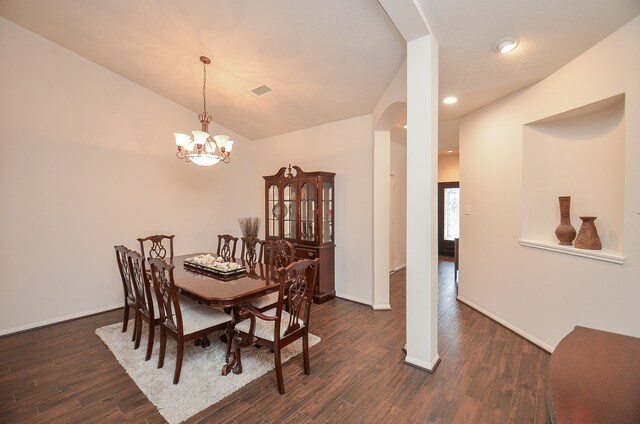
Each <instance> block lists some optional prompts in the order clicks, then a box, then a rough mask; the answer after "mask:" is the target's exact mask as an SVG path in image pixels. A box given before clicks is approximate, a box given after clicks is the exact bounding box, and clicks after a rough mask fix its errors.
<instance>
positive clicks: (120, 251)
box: [114, 245, 136, 341]
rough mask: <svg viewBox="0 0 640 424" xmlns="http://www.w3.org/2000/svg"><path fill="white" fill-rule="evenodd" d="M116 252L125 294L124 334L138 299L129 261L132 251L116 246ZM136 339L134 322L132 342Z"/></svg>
mask: <svg viewBox="0 0 640 424" xmlns="http://www.w3.org/2000/svg"><path fill="white" fill-rule="evenodd" d="M114 249H115V250H116V261H117V262H118V270H119V271H120V279H121V280H122V289H123V292H124V318H123V320H122V332H123V333H126V332H127V326H128V324H129V310H130V309H133V310H134V313H135V310H136V298H135V292H134V287H133V281H132V280H131V268H129V263H128V260H127V255H128V253H129V252H130V250H129V249H128V248H127V247H125V246H122V245H120V246H114ZM135 338H136V324H135V321H134V325H133V335H132V336H131V341H134V340H135Z"/></svg>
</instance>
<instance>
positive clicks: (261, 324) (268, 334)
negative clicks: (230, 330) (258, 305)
mask: <svg viewBox="0 0 640 424" xmlns="http://www.w3.org/2000/svg"><path fill="white" fill-rule="evenodd" d="M263 314H264V315H268V316H271V317H273V316H275V315H276V308H273V309H269V310H268V311H266V312H263ZM274 325H275V321H265V320H263V319H260V318H258V317H256V328H255V329H254V331H253V335H254V336H256V337H258V338H260V339H264V340H269V341H272V342H273V341H274V339H273V333H274V331H273V330H274V328H273V327H274ZM303 325H304V323H303V322H302V321H300V326H303ZM250 326H251V320H249V319H246V320H244V321H242V322H239V323H238V324H236V327H235V329H236V330H237V331H240V332H243V333H247V334H249V327H250ZM288 326H289V313H288V312H287V311H282V315H281V316H280V338H282V337H283V336H284V332H285V331H287V327H288Z"/></svg>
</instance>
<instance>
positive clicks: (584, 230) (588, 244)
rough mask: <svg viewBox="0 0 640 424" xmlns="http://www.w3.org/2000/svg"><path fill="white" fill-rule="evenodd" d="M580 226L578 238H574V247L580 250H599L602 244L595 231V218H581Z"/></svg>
mask: <svg viewBox="0 0 640 424" xmlns="http://www.w3.org/2000/svg"><path fill="white" fill-rule="evenodd" d="M580 219H581V220H582V225H581V226H580V231H578V237H577V238H576V244H575V247H577V248H580V249H589V250H600V249H602V244H601V243H600V236H599V235H598V230H597V229H596V223H595V220H596V217H595V216H581V217H580Z"/></svg>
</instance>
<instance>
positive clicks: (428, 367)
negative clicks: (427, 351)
mask: <svg viewBox="0 0 640 424" xmlns="http://www.w3.org/2000/svg"><path fill="white" fill-rule="evenodd" d="M404 362H405V363H406V364H409V365H411V366H413V367H416V368H420V369H423V370H425V371H428V372H433V371H434V370H435V369H436V367H437V366H438V363H440V356H439V355H438V354H437V353H436V356H435V357H434V358H433V359H432V360H431V362H425V361H422V360H420V359H417V358H412V357H411V356H409V355H407V356H405V357H404Z"/></svg>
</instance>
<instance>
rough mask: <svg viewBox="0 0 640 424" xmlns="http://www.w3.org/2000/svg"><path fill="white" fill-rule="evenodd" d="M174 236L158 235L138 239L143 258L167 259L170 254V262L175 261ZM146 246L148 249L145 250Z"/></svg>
mask: <svg viewBox="0 0 640 424" xmlns="http://www.w3.org/2000/svg"><path fill="white" fill-rule="evenodd" d="M174 237H175V236H174V235H170V236H167V235H164V234H157V235H153V236H149V237H142V238H139V239H138V242H139V243H140V253H142V257H143V258H145V259H147V258H163V259H166V258H167V253H168V254H169V257H168V258H169V260H171V259H173V238H174ZM145 246H147V249H146V250H145ZM167 249H168V251H167Z"/></svg>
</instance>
